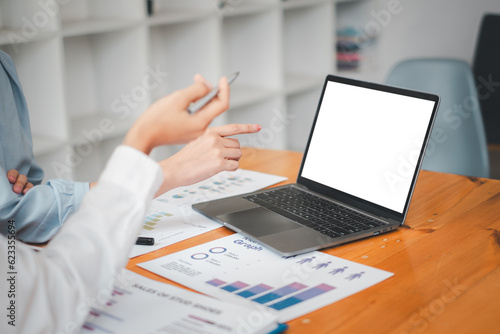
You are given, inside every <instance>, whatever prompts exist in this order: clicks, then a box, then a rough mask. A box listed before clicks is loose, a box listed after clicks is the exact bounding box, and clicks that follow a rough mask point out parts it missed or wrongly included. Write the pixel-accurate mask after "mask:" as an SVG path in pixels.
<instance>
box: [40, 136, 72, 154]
mask: <svg viewBox="0 0 500 334" xmlns="http://www.w3.org/2000/svg"><path fill="white" fill-rule="evenodd" d="M64 145H65V143H64V141H61V140H57V139H54V138H51V137H47V136H43V135H36V134H33V154H34V155H35V156H40V155H46V154H50V153H54V152H56V151H58V150H60V149H61V148H63V147H64Z"/></svg>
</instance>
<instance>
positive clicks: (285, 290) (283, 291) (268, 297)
mask: <svg viewBox="0 0 500 334" xmlns="http://www.w3.org/2000/svg"><path fill="white" fill-rule="evenodd" d="M304 288H307V285H304V284H301V283H297V282H295V283H292V284H289V285H286V286H284V287H282V288H279V289H277V290H274V291H271V292H269V293H266V294H265V295H262V296H260V297H257V298H255V299H253V301H254V302H257V303H259V304H265V303H268V302H270V301H273V300H275V299H278V298H281V297H283V296H286V295H289V294H291V293H294V292H297V291H299V290H302V289H304Z"/></svg>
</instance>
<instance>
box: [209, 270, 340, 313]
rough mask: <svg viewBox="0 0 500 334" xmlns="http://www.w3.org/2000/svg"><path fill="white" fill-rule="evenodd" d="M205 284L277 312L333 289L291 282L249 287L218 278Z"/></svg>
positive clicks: (329, 286)
mask: <svg viewBox="0 0 500 334" xmlns="http://www.w3.org/2000/svg"><path fill="white" fill-rule="evenodd" d="M206 283H207V284H209V285H211V286H214V287H218V288H220V289H221V290H224V291H227V292H231V293H235V294H236V295H237V296H240V297H242V298H247V299H249V300H252V301H254V302H256V303H259V304H262V305H266V306H268V307H270V308H273V309H275V310H278V311H280V310H283V309H286V308H288V307H290V306H294V305H297V304H299V303H301V302H304V301H306V300H310V299H313V298H315V297H317V296H320V295H322V294H324V293H326V292H328V291H331V290H333V289H335V287H334V286H332V285H329V284H326V283H321V284H317V285H315V286H313V287H308V286H307V285H305V284H302V283H299V282H293V283H290V284H287V285H285V286H282V287H279V288H273V287H272V286H271V285H268V284H264V283H259V284H257V285H254V286H250V284H248V283H245V282H242V281H235V282H232V283H227V282H225V281H224V280H222V279H219V278H214V279H211V280H209V281H207V282H206Z"/></svg>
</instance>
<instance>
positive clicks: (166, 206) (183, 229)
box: [129, 169, 286, 258]
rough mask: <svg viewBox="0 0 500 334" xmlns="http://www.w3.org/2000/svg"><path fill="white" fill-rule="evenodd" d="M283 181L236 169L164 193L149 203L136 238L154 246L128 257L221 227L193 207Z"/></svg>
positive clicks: (139, 249)
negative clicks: (200, 203)
mask: <svg viewBox="0 0 500 334" xmlns="http://www.w3.org/2000/svg"><path fill="white" fill-rule="evenodd" d="M284 180H286V178H285V177H282V176H277V175H271V174H265V173H259V172H254V171H250V170H245V169H239V170H237V171H235V172H222V173H219V174H217V175H215V176H213V177H211V178H209V179H207V180H205V181H202V182H199V183H196V184H194V185H191V186H188V187H180V188H176V189H173V190H171V191H169V192H166V193H165V194H163V195H162V196H160V197H158V198H156V199H155V200H154V201H153V202H152V204H151V207H150V208H149V210H148V213H147V216H146V217H145V219H144V225H143V226H142V229H141V230H140V231H139V236H143V237H153V238H155V244H154V245H153V246H141V245H135V246H134V248H133V249H132V252H131V254H130V255H129V257H131V258H132V257H136V256H139V255H142V254H145V253H148V252H152V251H155V250H157V249H160V248H162V247H165V246H168V245H171V244H173V243H176V242H179V241H182V240H185V239H188V238H191V237H194V236H196V235H199V234H202V233H205V232H208V231H211V230H213V229H216V228H219V227H221V225H220V224H218V223H216V222H214V221H213V220H211V219H208V218H206V217H205V216H203V215H201V214H199V213H197V212H195V211H194V210H193V209H192V208H191V205H192V204H193V203H197V202H202V201H206V200H211V199H218V198H223V197H228V196H234V195H240V194H244V193H248V192H252V191H256V190H259V189H262V188H265V187H269V186H271V185H273V184H276V183H279V182H281V181H284Z"/></svg>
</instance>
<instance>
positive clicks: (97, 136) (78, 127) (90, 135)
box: [70, 113, 135, 146]
mask: <svg viewBox="0 0 500 334" xmlns="http://www.w3.org/2000/svg"><path fill="white" fill-rule="evenodd" d="M134 121H135V118H134V117H128V118H126V119H125V120H122V119H120V118H119V117H117V115H114V114H111V113H98V114H94V115H90V116H82V117H75V118H73V119H71V121H70V123H71V124H70V126H71V135H72V137H71V138H70V142H71V144H72V145H75V146H79V145H80V146H81V145H87V144H93V145H97V144H99V143H101V142H102V141H105V140H108V139H112V138H117V137H120V136H124V135H125V134H126V133H127V131H128V130H129V129H130V127H131V126H132V125H133V124H134Z"/></svg>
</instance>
